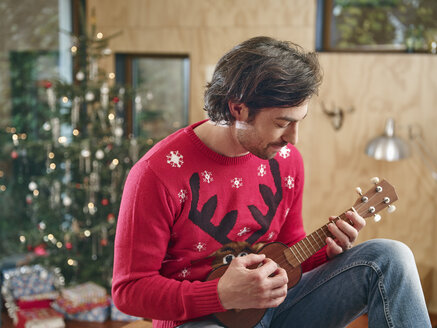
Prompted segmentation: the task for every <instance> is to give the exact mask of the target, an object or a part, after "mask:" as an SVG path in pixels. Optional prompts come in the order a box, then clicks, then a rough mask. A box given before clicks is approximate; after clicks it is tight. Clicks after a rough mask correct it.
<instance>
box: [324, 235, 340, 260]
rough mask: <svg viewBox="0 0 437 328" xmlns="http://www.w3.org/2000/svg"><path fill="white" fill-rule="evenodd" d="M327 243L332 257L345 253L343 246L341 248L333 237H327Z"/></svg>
mask: <svg viewBox="0 0 437 328" xmlns="http://www.w3.org/2000/svg"><path fill="white" fill-rule="evenodd" d="M326 244H327V245H328V249H329V255H330V258H332V256H336V255H338V254H341V253H343V248H341V247H340V246H339V245H338V244H337V243H336V242H335V241H334V240H333V239H332V238H330V237H328V238H326Z"/></svg>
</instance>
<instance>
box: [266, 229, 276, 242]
mask: <svg viewBox="0 0 437 328" xmlns="http://www.w3.org/2000/svg"><path fill="white" fill-rule="evenodd" d="M274 236H275V232H274V231H272V232H270V233H269V235H268V237H267V240H272V239H273V237H274Z"/></svg>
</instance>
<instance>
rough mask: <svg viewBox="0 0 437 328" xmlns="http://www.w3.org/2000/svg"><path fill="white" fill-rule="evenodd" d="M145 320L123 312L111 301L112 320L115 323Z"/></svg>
mask: <svg viewBox="0 0 437 328" xmlns="http://www.w3.org/2000/svg"><path fill="white" fill-rule="evenodd" d="M142 319H143V318H139V317H134V316H132V315H129V314H126V313H123V312H121V311H120V310H119V309H117V308H116V307H115V305H114V302H113V301H112V299H111V320H114V321H136V320H142Z"/></svg>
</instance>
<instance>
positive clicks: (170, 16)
mask: <svg viewBox="0 0 437 328" xmlns="http://www.w3.org/2000/svg"><path fill="white" fill-rule="evenodd" d="M87 3H88V6H89V8H90V9H91V8H95V9H96V22H97V27H98V30H99V31H101V32H103V33H104V34H110V33H114V32H117V31H123V34H122V36H120V37H118V38H116V39H114V40H113V41H112V42H111V48H112V50H113V51H114V52H115V53H126V52H128V53H142V54H144V53H146V54H149V53H165V54H168V53H170V54H188V55H189V56H190V60H191V82H190V83H191V85H190V90H191V91H190V121H191V122H194V121H197V120H200V119H202V118H203V117H204V113H203V111H202V107H203V101H202V98H203V90H204V85H205V83H206V78H207V76H208V75H209V72H210V68H211V67H212V66H213V65H214V64H215V63H216V61H217V60H218V59H219V58H220V56H221V55H222V54H223V53H224V52H225V51H227V50H228V49H230V48H231V47H232V46H233V45H235V44H236V43H238V42H240V41H242V40H245V39H247V38H249V37H252V36H256V35H269V36H273V37H276V38H279V39H284V40H291V41H294V42H296V43H299V44H300V45H302V46H303V47H304V48H306V49H308V50H313V49H314V42H315V17H316V4H315V1H314V0H313V1H308V0H220V1H215V0H124V1H117V0H89V1H87ZM320 61H321V63H322V66H323V68H324V72H325V79H324V84H323V86H322V88H321V90H320V95H319V96H318V97H316V98H314V99H313V100H312V103H311V109H310V115H309V117H308V118H307V119H306V120H305V122H304V123H303V124H302V127H301V131H300V141H299V145H298V146H299V148H300V150H301V152H302V153H303V156H304V159H305V163H306V182H307V183H306V189H305V197H304V218H305V225H306V228H307V231H312V230H314V229H316V228H318V227H320V226H321V225H322V224H324V223H325V222H326V220H327V218H328V216H329V215H333V214H339V213H340V212H342V211H343V210H345V209H346V208H348V207H349V206H351V205H352V204H353V203H354V201H355V199H356V197H357V195H356V194H355V191H354V189H355V187H356V186H361V188H362V189H363V190H366V189H368V188H369V187H370V182H369V178H370V177H372V176H380V177H384V178H386V179H387V180H389V181H390V182H391V183H392V184H394V185H395V186H396V188H397V191H398V194H399V197H400V200H399V201H398V203H397V207H398V211H397V212H395V213H394V214H392V215H390V216H388V215H386V214H384V217H385V219H384V220H383V221H381V222H379V223H378V224H376V223H372V222H369V224H368V226H367V227H366V228H365V230H363V231H362V233H361V236H360V241H363V240H366V239H369V238H376V237H384V238H393V239H397V240H401V241H403V242H405V243H406V244H407V245H409V246H410V247H411V248H412V250H413V252H414V254H415V256H416V259H417V261H418V262H419V263H420V264H421V265H425V266H429V267H432V268H434V272H435V273H434V280H435V283H434V291H433V293H432V294H433V301H434V302H437V286H436V285H437V279H436V275H437V274H436V272H437V261H436V256H437V247H436V246H435V242H434V238H435V237H436V236H437V224H436V223H435V222H436V220H437V200H436V199H437V198H436V197H435V194H436V191H437V182H435V181H433V180H432V179H431V176H430V172H429V171H428V170H427V168H426V167H425V166H424V165H423V162H422V161H421V160H420V158H419V157H418V156H417V154H413V156H412V157H411V158H409V159H406V160H404V161H401V162H396V163H383V162H377V161H375V160H372V159H370V158H368V157H367V156H366V155H364V148H365V145H366V143H367V141H368V140H369V138H371V137H374V136H376V135H378V134H380V133H381V132H382V130H383V127H384V123H385V120H386V119H387V118H389V117H393V118H395V119H396V121H397V123H398V128H399V129H398V133H399V134H400V135H401V136H404V137H407V130H408V126H409V125H411V124H419V125H420V126H421V128H422V130H423V135H424V138H425V140H426V141H427V143H428V144H429V145H430V147H434V150H435V153H437V149H436V146H435V145H436V143H437V129H436V128H435V125H436V124H437V110H436V108H435V106H436V104H437V93H436V92H435V90H437V56H431V55H423V54H422V55H418V54H397V55H395V54H338V53H331V54H327V53H324V54H320ZM105 65H107V66H108V68H110V69H111V68H112V69H113V61H111V60H109V61H108V62H106V63H105ZM322 102H323V103H325V104H326V105H327V106H328V107H332V106H333V105H336V106H340V107H343V108H349V107H353V108H354V109H355V111H354V112H353V113H351V114H347V115H346V117H345V123H344V127H343V128H342V129H341V130H339V131H335V130H334V129H333V128H332V126H331V124H330V121H329V120H328V119H327V118H326V116H324V114H323V113H322V110H321V104H322ZM433 304H434V303H431V305H430V307H433ZM435 311H437V309H436V310H435Z"/></svg>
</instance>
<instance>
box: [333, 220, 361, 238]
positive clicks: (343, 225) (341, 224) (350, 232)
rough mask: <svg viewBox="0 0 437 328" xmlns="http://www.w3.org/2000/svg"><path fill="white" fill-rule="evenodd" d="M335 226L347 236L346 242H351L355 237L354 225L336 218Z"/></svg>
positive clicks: (356, 231) (356, 234) (356, 235)
mask: <svg viewBox="0 0 437 328" xmlns="http://www.w3.org/2000/svg"><path fill="white" fill-rule="evenodd" d="M336 226H337V228H339V229H340V231H341V232H343V233H344V234H345V235H346V236H347V237H348V242H350V243H353V242H354V241H355V240H356V239H357V237H358V230H357V229H355V226H351V225H350V224H349V223H347V222H345V221H343V220H338V221H337V222H336Z"/></svg>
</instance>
